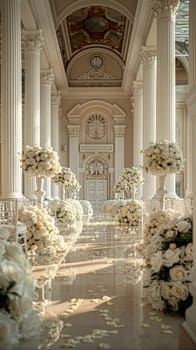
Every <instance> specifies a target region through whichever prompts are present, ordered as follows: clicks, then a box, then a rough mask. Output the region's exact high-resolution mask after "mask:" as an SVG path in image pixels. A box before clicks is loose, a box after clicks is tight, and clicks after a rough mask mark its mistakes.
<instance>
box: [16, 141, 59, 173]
mask: <svg viewBox="0 0 196 350" xmlns="http://www.w3.org/2000/svg"><path fill="white" fill-rule="evenodd" d="M21 167H22V169H23V170H24V171H25V172H26V173H27V174H28V175H30V176H46V177H52V176H54V174H56V173H57V172H58V171H59V169H60V164H59V158H58V155H57V153H56V152H55V151H53V149H52V147H39V146H32V147H31V146H28V145H27V146H26V147H25V150H24V151H23V153H22V159H21Z"/></svg>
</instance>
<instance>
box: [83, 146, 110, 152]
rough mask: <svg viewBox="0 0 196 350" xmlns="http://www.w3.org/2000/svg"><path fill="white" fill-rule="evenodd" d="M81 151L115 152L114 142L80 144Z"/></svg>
mask: <svg viewBox="0 0 196 350" xmlns="http://www.w3.org/2000/svg"><path fill="white" fill-rule="evenodd" d="M80 152H92V153H94V152H100V153H108V152H111V153H112V152H114V146H113V144H80Z"/></svg>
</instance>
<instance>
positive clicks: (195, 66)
mask: <svg viewBox="0 0 196 350" xmlns="http://www.w3.org/2000/svg"><path fill="white" fill-rule="evenodd" d="M189 6H190V14H189V62H190V71H189V96H188V100H187V105H188V112H189V118H191V124H192V178H193V179H195V178H196V152H195V150H196V137H195V135H196V61H195V57H196V56H195V54H196V32H195V28H196V2H195V0H190V5H189ZM192 191H193V257H194V261H193V273H192V284H191V292H192V295H193V304H192V305H191V307H190V308H188V309H187V310H186V315H185V322H184V324H183V326H184V328H185V330H186V331H187V333H188V334H189V335H190V337H191V338H192V340H193V341H194V343H195V344H196V225H195V223H196V181H195V180H194V181H193V183H192Z"/></svg>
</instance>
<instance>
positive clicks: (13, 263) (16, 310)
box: [0, 230, 41, 350]
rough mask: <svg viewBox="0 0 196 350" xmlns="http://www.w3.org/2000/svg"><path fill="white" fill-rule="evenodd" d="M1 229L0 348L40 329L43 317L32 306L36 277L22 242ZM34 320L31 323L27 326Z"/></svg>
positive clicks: (6, 346)
mask: <svg viewBox="0 0 196 350" xmlns="http://www.w3.org/2000/svg"><path fill="white" fill-rule="evenodd" d="M8 236H9V233H8V232H6V231H5V232H4V231H2V230H1V231H0V329H1V336H0V348H1V349H5V350H7V349H12V348H14V347H15V346H16V345H17V344H19V343H20V342H21V341H25V340H27V339H30V338H33V337H35V336H36V335H39V333H40V326H41V318H40V315H39V314H38V313H37V311H36V310H34V308H33V301H34V298H35V296H36V281H35V280H34V279H33V278H32V268H31V265H30V263H29V261H28V260H27V259H26V257H25V255H24V252H23V250H22V247H21V245H20V244H19V243H17V242H13V241H8V240H7V238H8ZM28 324H31V327H28Z"/></svg>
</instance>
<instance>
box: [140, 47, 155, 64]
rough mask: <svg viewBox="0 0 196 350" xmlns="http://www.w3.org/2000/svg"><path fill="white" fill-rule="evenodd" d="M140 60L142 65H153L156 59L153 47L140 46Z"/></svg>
mask: <svg viewBox="0 0 196 350" xmlns="http://www.w3.org/2000/svg"><path fill="white" fill-rule="evenodd" d="M140 58H141V62H142V63H144V64H154V62H155V59H156V50H155V47H150V46H142V47H141V49H140Z"/></svg>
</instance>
